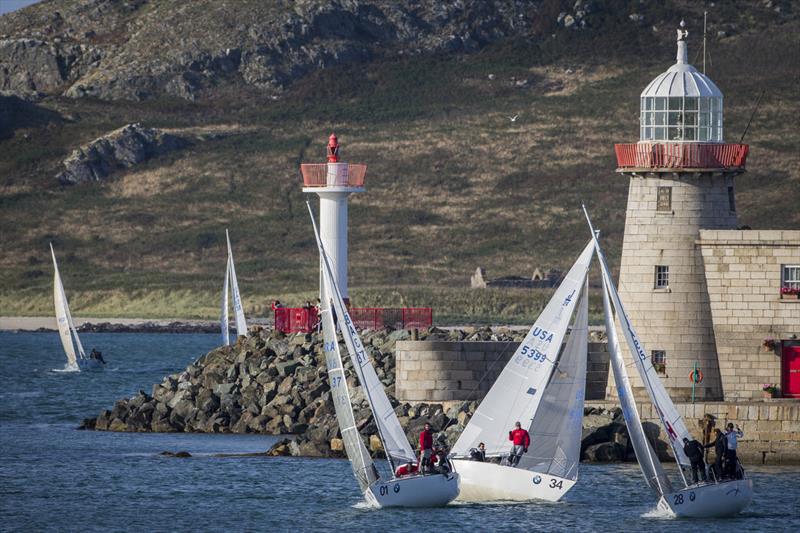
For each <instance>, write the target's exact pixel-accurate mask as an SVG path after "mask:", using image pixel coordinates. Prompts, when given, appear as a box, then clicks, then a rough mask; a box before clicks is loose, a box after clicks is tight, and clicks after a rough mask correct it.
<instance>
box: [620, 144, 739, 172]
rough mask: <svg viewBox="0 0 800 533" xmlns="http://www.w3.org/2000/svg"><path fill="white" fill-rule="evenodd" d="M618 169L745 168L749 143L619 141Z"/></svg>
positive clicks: (684, 169)
mask: <svg viewBox="0 0 800 533" xmlns="http://www.w3.org/2000/svg"><path fill="white" fill-rule="evenodd" d="M614 150H615V151H616V153H617V167H618V168H617V170H618V171H619V172H631V171H637V170H640V171H643V172H644V171H654V170H671V171H686V172H689V171H698V170H700V171H708V170H728V171H737V170H738V171H744V168H745V164H746V162H747V153H748V150H749V146H748V145H746V144H722V143H686V142H673V143H670V142H664V143H659V142H638V143H628V144H616V145H614Z"/></svg>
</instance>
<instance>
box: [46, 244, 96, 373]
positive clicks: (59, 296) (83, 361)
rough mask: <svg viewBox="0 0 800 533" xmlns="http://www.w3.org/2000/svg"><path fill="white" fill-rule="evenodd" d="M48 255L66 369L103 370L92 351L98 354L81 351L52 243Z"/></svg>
mask: <svg viewBox="0 0 800 533" xmlns="http://www.w3.org/2000/svg"><path fill="white" fill-rule="evenodd" d="M50 254H51V255H52V256H53V270H54V275H53V302H54V304H55V308H56V322H57V324H58V333H59V335H60V336H61V344H63V345H64V353H66V354H67V367H68V368H69V369H70V370H77V371H80V370H88V369H100V368H103V365H104V364H105V361H103V360H102V359H101V358H100V357H101V356H99V353H98V352H95V351H94V350H93V351H92V353H93V354H95V353H97V354H98V356H97V358H95V357H89V356H87V355H86V352H84V351H83V345H82V344H81V339H80V337H78V330H77V329H75V324H74V323H73V322H72V314H71V313H70V312H69V304H68V303H67V295H66V294H65V293H64V285H63V284H62V283H61V275H60V274H59V272H58V263H57V262H56V253H55V251H54V250H53V243H50ZM73 337H74V339H73ZM73 341H74V342H73ZM76 348H77V351H76Z"/></svg>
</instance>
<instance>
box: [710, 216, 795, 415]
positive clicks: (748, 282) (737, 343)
mask: <svg viewBox="0 0 800 533" xmlns="http://www.w3.org/2000/svg"><path fill="white" fill-rule="evenodd" d="M698 245H699V248H700V250H701V251H702V255H703V263H704V268H705V277H706V285H707V286H708V295H709V300H710V306H711V314H712V321H713V326H714V337H715V339H716V351H717V354H718V357H719V368H720V374H721V376H722V388H723V393H724V396H725V400H737V399H751V398H758V397H760V396H761V388H762V386H763V385H764V384H765V383H776V384H778V385H779V386H780V383H781V355H780V350H779V349H778V350H775V351H773V350H768V351H767V350H765V349H764V348H763V346H762V344H763V342H764V340H765V339H768V338H771V339H775V340H784V341H787V342H789V339H791V337H792V335H795V336H797V337H800V300H782V299H781V296H780V288H781V270H782V265H785V264H794V265H797V264H800V231H796V230H794V231H787V230H770V231H763V230H760V231H755V230H701V231H700V239H699V241H698ZM797 337H795V338H797Z"/></svg>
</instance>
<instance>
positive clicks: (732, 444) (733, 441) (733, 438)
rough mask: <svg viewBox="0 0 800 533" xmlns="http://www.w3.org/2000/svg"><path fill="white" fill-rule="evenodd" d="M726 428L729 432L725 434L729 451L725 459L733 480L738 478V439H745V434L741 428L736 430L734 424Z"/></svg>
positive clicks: (737, 427)
mask: <svg viewBox="0 0 800 533" xmlns="http://www.w3.org/2000/svg"><path fill="white" fill-rule="evenodd" d="M726 427H727V429H728V431H726V432H725V438H726V439H727V440H728V450H727V452H726V454H725V458H726V460H727V461H728V475H729V476H730V477H731V478H732V479H733V478H735V477H736V447H737V446H738V444H739V442H738V439H741V438H742V437H744V432H743V431H742V430H741V429H739V426H736V429H735V430H734V428H733V424H732V423H729V424H728V425H727V426H726Z"/></svg>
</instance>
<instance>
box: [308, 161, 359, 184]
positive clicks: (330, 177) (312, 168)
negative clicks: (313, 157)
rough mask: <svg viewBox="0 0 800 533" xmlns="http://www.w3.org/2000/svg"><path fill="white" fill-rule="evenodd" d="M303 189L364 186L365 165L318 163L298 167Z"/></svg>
mask: <svg viewBox="0 0 800 533" xmlns="http://www.w3.org/2000/svg"><path fill="white" fill-rule="evenodd" d="M300 172H301V173H302V174H303V186H304V187H355V188H361V187H363V186H364V177H365V176H366V174H367V165H355V164H350V163H320V164H303V165H300Z"/></svg>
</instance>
